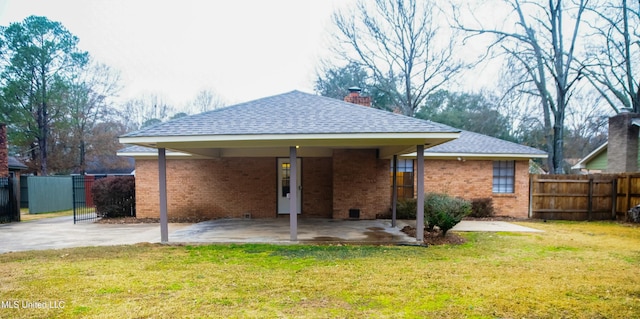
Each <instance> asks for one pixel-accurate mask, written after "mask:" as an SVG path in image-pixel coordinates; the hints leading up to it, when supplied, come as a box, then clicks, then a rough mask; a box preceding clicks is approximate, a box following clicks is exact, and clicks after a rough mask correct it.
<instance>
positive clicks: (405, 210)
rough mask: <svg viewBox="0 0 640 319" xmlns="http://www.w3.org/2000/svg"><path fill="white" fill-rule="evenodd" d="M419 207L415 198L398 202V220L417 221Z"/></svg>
mask: <svg viewBox="0 0 640 319" xmlns="http://www.w3.org/2000/svg"><path fill="white" fill-rule="evenodd" d="M417 207H418V204H417V201H416V199H415V198H406V199H401V200H399V201H398V208H397V209H396V218H398V219H416V208H417Z"/></svg>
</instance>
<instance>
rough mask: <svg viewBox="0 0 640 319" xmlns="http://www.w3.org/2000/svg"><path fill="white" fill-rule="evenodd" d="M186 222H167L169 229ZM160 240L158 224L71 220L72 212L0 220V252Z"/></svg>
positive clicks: (174, 229) (173, 229)
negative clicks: (7, 220) (11, 221)
mask: <svg viewBox="0 0 640 319" xmlns="http://www.w3.org/2000/svg"><path fill="white" fill-rule="evenodd" d="M188 226H189V224H169V231H170V232H171V231H176V230H178V229H181V228H184V227H188ZM144 242H151V243H154V242H160V226H159V224H96V223H79V224H75V225H74V224H73V216H65V217H55V218H45V219H40V220H34V221H29V222H21V223H10V224H0V253H6V252H10V251H23V250H41V249H58V248H69V247H83V246H113V245H127V244H136V243H144Z"/></svg>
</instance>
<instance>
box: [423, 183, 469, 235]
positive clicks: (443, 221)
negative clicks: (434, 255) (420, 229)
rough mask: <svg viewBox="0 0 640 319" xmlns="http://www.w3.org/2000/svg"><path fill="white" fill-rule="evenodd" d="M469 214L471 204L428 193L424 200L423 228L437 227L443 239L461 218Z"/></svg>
mask: <svg viewBox="0 0 640 319" xmlns="http://www.w3.org/2000/svg"><path fill="white" fill-rule="evenodd" d="M470 213H471V202H469V201H467V200H464V199H461V198H455V197H451V196H449V195H446V194H436V193H428V194H425V199H424V214H425V220H424V222H425V226H427V229H429V231H433V229H434V228H435V227H438V228H439V229H440V231H441V232H442V236H443V237H444V236H445V235H446V234H447V231H449V230H450V229H451V228H453V226H455V225H456V224H458V223H459V222H460V221H461V220H462V218H464V217H465V216H467V215H469V214H470Z"/></svg>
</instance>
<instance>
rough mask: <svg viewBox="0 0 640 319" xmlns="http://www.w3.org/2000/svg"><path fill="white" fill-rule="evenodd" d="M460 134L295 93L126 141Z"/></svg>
mask: <svg viewBox="0 0 640 319" xmlns="http://www.w3.org/2000/svg"><path fill="white" fill-rule="evenodd" d="M458 131H459V130H457V129H455V128H452V127H450V126H446V125H443V124H439V123H435V122H431V121H425V120H420V119H416V118H412V117H408V116H404V115H400V114H395V113H391V112H387V111H383V110H378V109H374V108H370V107H365V106H360V105H357V104H353V103H348V102H344V101H341V100H337V99H333V98H328V97H323V96H319V95H313V94H309V93H303V92H300V91H292V92H289V93H284V94H280V95H274V96H270V97H265V98H261V99H258V100H254V101H250V102H245V103H241V104H237V105H234V106H231V107H226V108H222V109H217V110H213V111H209V112H205V113H201V114H196V115H191V116H186V117H182V118H178V119H175V120H172V121H169V122H165V123H161V124H158V125H155V126H152V127H149V128H145V129H142V130H139V131H136V132H132V133H128V134H125V135H124V136H123V137H139V136H145V137H149V136H194V135H258V134H329V133H399V132H416V133H419V132H443V133H454V132H458Z"/></svg>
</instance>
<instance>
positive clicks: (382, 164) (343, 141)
mask: <svg viewBox="0 0 640 319" xmlns="http://www.w3.org/2000/svg"><path fill="white" fill-rule="evenodd" d="M350 96H351V98H349V99H348V100H350V101H354V102H356V103H358V102H362V101H363V99H359V98H357V93H356V94H354V93H353V92H352V94H350ZM365 102H366V101H365ZM458 137H460V138H461V139H463V140H462V142H461V143H457V140H455V139H456V138H458ZM465 141H466V142H465ZM120 142H121V143H123V144H129V145H132V146H130V147H128V148H125V149H123V150H120V151H119V152H118V155H119V156H130V157H134V158H135V172H136V201H137V203H136V205H137V206H136V212H137V216H138V217H142V218H144V217H151V218H158V217H160V218H161V223H162V219H163V218H162V216H163V211H166V212H167V213H168V216H169V217H171V218H181V217H182V218H188V217H199V218H221V217H233V218H243V217H251V218H273V217H277V216H279V215H283V214H290V212H292V211H293V212H297V213H298V214H301V216H306V217H320V218H338V219H343V218H360V219H374V218H376V217H377V216H380V215H388V213H389V210H390V207H391V205H392V196H391V189H392V179H391V178H389V176H390V171H391V167H392V166H391V163H392V159H393V158H394V157H398V156H402V155H406V154H410V153H413V154H414V155H413V157H412V158H415V159H416V160H415V162H414V161H412V160H409V161H407V158H406V157H404V160H403V159H401V160H400V161H399V164H398V167H399V168H400V171H401V172H407V173H408V172H409V171H410V172H411V173H410V174H404V177H407V180H406V181H402V182H401V183H400V184H401V185H400V186H399V187H398V189H399V190H400V191H401V192H402V194H400V197H403V196H408V193H409V190H408V189H406V188H409V187H408V185H409V184H411V185H413V184H414V180H424V181H425V183H424V186H425V190H423V191H421V188H422V185H416V186H415V190H414V189H413V187H412V189H411V190H410V191H411V196H412V197H417V198H418V200H421V199H422V198H423V197H424V191H440V192H443V191H447V192H448V193H450V194H452V195H458V194H461V195H465V197H467V196H466V195H470V194H473V195H474V196H473V197H474V198H476V197H492V198H494V201H495V205H496V206H497V207H498V211H499V212H500V213H502V214H512V215H515V216H523V217H526V215H527V211H528V169H529V164H528V163H529V159H530V158H542V157H546V154H545V153H544V152H541V151H538V150H535V149H532V148H528V147H524V146H520V145H517V144H514V143H510V142H505V141H502V140H499V139H495V138H491V137H487V136H483V135H480V134H475V133H471V132H462V133H460V130H458V129H455V128H452V127H449V126H446V125H442V124H439V123H434V122H431V121H425V120H420V119H416V118H412V117H407V116H404V115H400V114H394V113H391V112H387V111H382V110H377V109H373V108H370V107H366V106H361V105H356V104H352V103H347V102H344V101H340V100H336V99H331V98H327V97H322V96H317V95H312V94H307V93H302V92H299V91H293V92H289V93H285V94H281V95H276V96H271V97H267V98H262V99H258V100H255V101H250V102H246V103H241V104H238V105H235V106H230V107H226V108H223V109H219V110H214V111H210V112H205V113H202V114H197V115H192V116H188V117H183V118H179V119H175V120H172V121H169V122H166V123H162V124H159V125H156V126H153V127H149V128H145V129H142V130H140V131H137V132H132V133H129V134H126V135H124V136H122V137H121V138H120ZM443 143H446V144H443ZM447 145H448V146H447ZM465 147H466V148H465ZM458 158H459V159H460V160H458ZM420 159H423V160H422V161H421V160H420ZM409 163H410V164H409ZM414 163H415V165H414ZM409 166H410V167H409ZM421 166H424V170H425V174H424V175H423V176H420V174H419V172H420V168H421ZM494 166H495V167H494ZM494 172H495V173H494ZM399 175H403V174H399ZM409 175H410V176H409ZM163 176H166V179H165V178H163ZM294 176H295V177H296V178H294ZM409 177H410V180H411V182H409V179H408V178H409ZM165 180H166V183H165V182H164V181H165ZM165 189H166V191H165ZM291 190H297V191H295V192H291ZM165 196H166V208H164V207H163V205H165V204H164V203H165V199H164V198H165ZM293 201H296V205H295V207H293V206H294V205H293ZM523 203H524V204H523ZM296 216H297V214H294V215H289V217H290V218H291V219H292V223H293V221H294V220H295V218H297V217H296ZM293 227H294V226H292V228H293ZM292 232H293V231H292ZM293 237H294V236H293V235H292V238H293ZM418 238H420V236H418Z"/></svg>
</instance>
